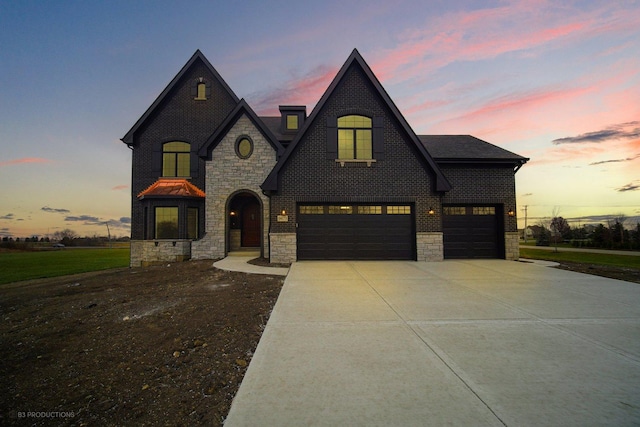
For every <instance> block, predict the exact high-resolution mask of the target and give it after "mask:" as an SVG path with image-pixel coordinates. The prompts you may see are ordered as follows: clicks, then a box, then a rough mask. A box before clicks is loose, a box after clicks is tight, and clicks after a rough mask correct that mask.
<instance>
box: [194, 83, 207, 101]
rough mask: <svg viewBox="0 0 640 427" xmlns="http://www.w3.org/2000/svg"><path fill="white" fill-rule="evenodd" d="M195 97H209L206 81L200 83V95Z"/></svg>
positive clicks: (199, 98) (203, 98)
mask: <svg viewBox="0 0 640 427" xmlns="http://www.w3.org/2000/svg"><path fill="white" fill-rule="evenodd" d="M195 99H197V100H199V101H202V100H205V99H207V85H205V84H204V83H198V95H197V96H196V98H195Z"/></svg>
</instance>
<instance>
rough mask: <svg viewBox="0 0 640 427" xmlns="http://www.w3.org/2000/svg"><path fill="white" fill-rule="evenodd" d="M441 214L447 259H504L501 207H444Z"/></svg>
mask: <svg viewBox="0 0 640 427" xmlns="http://www.w3.org/2000/svg"><path fill="white" fill-rule="evenodd" d="M442 213H443V216H442V228H443V234H444V236H443V240H444V242H443V243H444V257H445V259H454V258H504V244H501V242H502V241H503V239H502V237H501V235H502V233H501V231H500V230H502V225H501V221H500V218H501V217H502V216H501V214H502V210H501V209H500V208H499V207H496V206H445V207H444V208H443V212H442Z"/></svg>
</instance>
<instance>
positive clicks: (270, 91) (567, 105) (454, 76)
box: [0, 0, 640, 237]
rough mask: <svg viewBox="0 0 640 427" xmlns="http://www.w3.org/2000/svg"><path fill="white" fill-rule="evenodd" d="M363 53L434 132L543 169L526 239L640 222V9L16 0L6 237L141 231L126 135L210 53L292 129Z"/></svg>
mask: <svg viewBox="0 0 640 427" xmlns="http://www.w3.org/2000/svg"><path fill="white" fill-rule="evenodd" d="M353 48H357V49H358V50H359V52H360V53H361V54H362V56H363V57H364V58H365V60H366V61H367V62H368V63H369V65H370V66H371V68H372V69H373V72H374V73H375V74H376V75H377V77H378V78H379V79H380V81H381V82H382V85H383V86H384V87H385V89H386V90H387V92H388V93H389V95H390V96H391V98H392V99H393V100H394V101H395V102H396V104H397V105H398V107H399V109H400V111H401V112H402V113H403V114H404V115H405V117H406V118H407V120H408V122H409V123H410V125H411V126H412V127H413V129H414V131H415V132H416V133H418V134H471V135H474V136H476V137H478V138H481V139H484V140H486V141H488V142H491V143H493V144H495V145H498V146H500V147H502V148H505V149H507V150H510V151H513V152H515V153H517V154H520V155H522V156H525V157H530V158H531V160H530V162H529V163H527V164H526V165H525V166H524V167H523V168H522V169H521V170H520V171H518V173H517V175H516V186H517V197H518V219H519V226H520V227H523V225H524V210H523V208H524V206H525V205H527V206H528V210H527V212H528V224H529V225H532V224H536V223H538V222H539V221H540V219H541V218H543V217H549V216H551V214H552V213H553V211H554V209H555V211H556V212H558V213H559V215H561V216H563V217H565V218H567V219H570V220H572V221H574V222H573V224H574V225H578V224H585V223H589V222H594V221H595V222H599V221H606V220H607V219H608V218H612V217H614V216H618V215H620V214H622V215H625V216H626V217H627V218H629V219H628V221H627V226H631V225H632V224H633V225H635V222H636V221H639V220H640V2H639V1H611V0H604V1H561V2H560V1H521V2H516V1H513V2H510V1H455V0H446V1H444V0H443V1H435V0H434V1H424V0H419V1H403V0H382V1H372V0H368V1H348V0H341V1H333V0H324V1H315V2H307V1H298V2H292V1H280V0H275V1H273V0H272V1H268V2H267V1H264V2H263V1H260V2H258V1H255V2H252V1H243V2H236V1H211V0H210V1H189V2H183V1H175V2H174V1H131V0H126V1H108V2H107V1H104V2H102V1H100V2H98V1H56V2H50V1H28V0H24V1H13V0H0V236H13V237H28V236H31V235H38V236H46V235H47V234H53V233H54V232H55V231H58V230H61V229H63V228H70V229H72V230H74V231H75V232H76V233H78V234H80V235H88V236H91V235H94V234H99V235H106V232H107V229H106V225H105V223H106V222H107V221H108V222H109V226H110V230H111V233H112V235H117V236H124V235H128V234H129V225H130V224H129V223H130V219H129V216H130V191H131V190H130V180H131V151H130V150H129V149H128V148H127V146H126V145H125V144H124V143H122V142H121V141H120V138H122V137H123V136H124V135H125V133H126V132H127V131H128V130H129V129H130V128H131V126H132V125H133V124H134V123H135V122H136V120H137V119H138V118H139V117H140V116H141V115H142V114H143V113H144V112H145V110H146V109H147V108H148V107H149V105H151V103H152V102H153V101H154V99H155V98H156V97H157V96H158V95H159V94H160V92H161V91H162V90H163V89H164V88H165V86H166V85H167V84H168V83H169V81H170V80H171V79H172V78H173V77H174V76H175V74H176V73H177V72H178V71H179V70H180V68H181V67H182V66H183V65H184V64H185V63H186V62H187V60H188V59H189V58H190V57H191V55H192V54H193V53H194V52H195V50H196V49H200V50H201V51H202V52H203V53H204V55H205V56H206V57H207V58H208V59H209V61H210V62H211V63H212V64H213V66H214V67H215V68H216V69H217V71H218V72H219V73H220V74H221V75H222V77H223V78H224V79H225V81H226V82H227V83H228V84H229V86H230V87H231V88H232V89H233V91H234V92H235V93H236V95H238V97H240V98H245V99H246V100H247V102H248V103H249V105H251V106H252V107H253V109H254V110H256V112H257V113H258V114H259V115H276V114H277V112H278V105H280V104H304V105H307V111H308V112H310V111H311V109H312V108H313V106H314V105H315V104H316V102H317V101H318V100H319V98H320V96H321V95H322V93H323V92H324V90H325V89H326V88H327V86H328V84H329V83H330V81H331V79H332V78H333V77H334V76H335V74H336V72H337V71H338V69H339V68H340V67H341V66H342V64H343V63H344V61H345V60H346V59H347V57H348V56H349V54H350V53H351V51H352V50H353Z"/></svg>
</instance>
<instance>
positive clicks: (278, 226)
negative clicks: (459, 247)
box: [271, 64, 442, 233]
mask: <svg viewBox="0 0 640 427" xmlns="http://www.w3.org/2000/svg"><path fill="white" fill-rule="evenodd" d="M356 113H357V114H363V115H367V116H369V117H383V118H384V128H383V132H384V158H382V159H380V160H378V161H377V162H375V163H372V164H371V166H370V167H368V166H367V165H366V164H362V163H360V164H348V163H347V164H345V166H344V167H343V166H341V165H340V163H339V162H336V161H335V159H334V158H327V154H326V153H327V148H326V140H327V126H326V123H327V117H338V116H342V115H345V114H356ZM418 156H419V153H418V151H417V149H416V148H415V147H414V146H413V142H411V141H410V139H409V136H408V135H406V134H405V133H404V131H403V130H402V128H401V126H400V125H399V124H398V123H396V121H395V119H393V118H392V117H391V116H390V112H389V111H388V108H387V107H386V104H385V103H384V100H383V99H382V98H380V97H379V96H378V94H377V93H376V91H375V89H374V87H373V86H372V85H371V84H370V82H369V81H368V79H366V77H365V76H363V74H362V70H361V69H360V67H359V66H358V65H357V64H354V65H353V66H352V68H351V69H350V70H349V71H348V72H347V73H346V74H345V76H344V79H343V80H342V83H340V84H339V85H338V87H337V88H336V90H335V91H334V92H333V96H332V97H331V98H330V99H329V100H328V101H327V103H326V104H325V106H324V108H323V110H322V111H320V113H319V114H318V116H317V117H316V120H315V121H314V123H312V124H311V126H310V128H309V129H308V131H307V133H306V134H305V136H304V139H303V140H301V141H300V143H299V144H298V146H297V147H296V151H294V152H293V153H292V154H291V156H290V158H289V161H288V163H287V164H286V165H285V166H284V167H283V169H282V170H281V172H280V181H279V188H278V193H277V194H276V195H274V196H272V201H271V202H272V203H271V204H272V211H271V216H272V218H274V219H275V217H276V215H277V214H278V212H280V211H281V210H282V209H286V210H287V212H289V221H288V222H275V221H272V224H271V227H272V230H271V231H272V233H295V231H296V229H295V223H296V202H298V201H302V200H304V201H318V202H322V201H324V202H328V201H342V202H415V207H416V231H418V232H438V231H442V225H441V221H440V216H439V215H440V214H439V213H438V214H437V215H431V216H430V215H427V211H428V209H429V207H431V206H439V204H440V195H438V194H437V193H435V191H434V187H435V184H434V183H435V176H434V174H433V172H432V171H431V170H430V168H429V167H428V166H427V165H426V162H423V161H422V160H420V159H419V158H418Z"/></svg>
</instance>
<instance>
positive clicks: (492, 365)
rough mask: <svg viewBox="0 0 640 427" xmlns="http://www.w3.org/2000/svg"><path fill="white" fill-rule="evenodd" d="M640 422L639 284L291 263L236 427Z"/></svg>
mask: <svg viewBox="0 0 640 427" xmlns="http://www.w3.org/2000/svg"><path fill="white" fill-rule="evenodd" d="M605 424H607V425H617V426H622V425H638V424H640V285H638V284H635V283H629V282H623V281H618V280H612V279H606V278H602V277H597V276H590V275H584V274H579V273H573V272H567V271H563V270H558V269H554V268H549V267H544V266H541V265H537V264H532V263H524V262H514V261H504V260H486V261H469V260H463V261H444V262H433V263H426V262H401V261H400V262H398V261H384V262H378V261H371V262H366V261H344V262H338V261H336V262H332V261H322V262H320V261H318V262H312V261H305V262H297V263H294V264H293V265H292V266H291V269H290V271H289V275H288V276H287V279H286V281H285V284H284V287H283V289H282V292H281V294H280V297H279V299H278V301H277V303H276V305H275V307H274V310H273V313H272V315H271V318H270V320H269V322H268V324H267V326H266V329H265V331H264V334H263V336H262V338H261V340H260V343H259V345H258V348H257V349H256V353H255V355H254V356H253V359H252V361H251V364H250V366H249V369H248V371H247V373H246V376H245V378H244V381H243V382H242V384H241V386H240V389H239V391H238V394H237V395H236V398H235V400H234V402H233V405H232V407H231V411H230V413H229V416H228V418H227V420H226V423H225V425H226V426H256V425H268V426H302V425H305V426H336V425H345V426H346V425H349V426H424V425H436V426H440V425H452V426H483V425H486V426H502V425H508V426H540V425H563V426H569V425H575V426H589V425H594V426H596V425H605Z"/></svg>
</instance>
